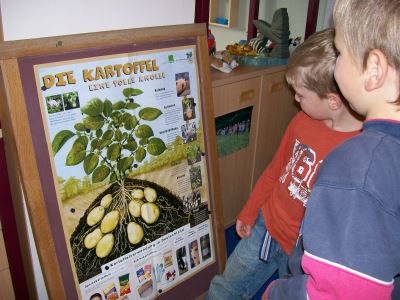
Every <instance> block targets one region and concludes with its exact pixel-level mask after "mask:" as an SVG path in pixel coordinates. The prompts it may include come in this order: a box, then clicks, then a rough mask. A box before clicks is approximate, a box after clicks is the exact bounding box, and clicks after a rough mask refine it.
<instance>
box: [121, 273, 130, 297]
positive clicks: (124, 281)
mask: <svg viewBox="0 0 400 300" xmlns="http://www.w3.org/2000/svg"><path fill="white" fill-rule="evenodd" d="M118 281H119V295H120V297H122V296H124V295H128V294H130V293H131V286H130V283H129V273H128V274H125V275H122V276H119V277H118Z"/></svg>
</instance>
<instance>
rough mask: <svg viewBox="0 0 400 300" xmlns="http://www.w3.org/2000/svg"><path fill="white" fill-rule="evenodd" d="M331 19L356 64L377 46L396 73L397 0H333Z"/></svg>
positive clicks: (399, 60) (399, 54) (399, 51)
mask: <svg viewBox="0 0 400 300" xmlns="http://www.w3.org/2000/svg"><path fill="white" fill-rule="evenodd" d="M333 19H334V22H335V27H336V30H337V31H340V33H341V34H342V36H343V40H344V43H345V46H346V48H347V50H348V51H349V53H350V55H351V56H352V58H353V59H354V61H355V62H356V63H357V64H359V66H362V67H363V68H365V66H366V60H367V58H368V54H369V52H370V51H371V50H373V49H378V50H380V51H382V53H384V54H385V56H386V58H387V60H388V63H389V65H391V66H392V67H394V68H395V69H396V70H397V72H398V73H400V43H399V41H400V0H336V3H335V7H334V11H333ZM397 102H398V103H399V100H398V101H397Z"/></svg>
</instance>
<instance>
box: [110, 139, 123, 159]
mask: <svg viewBox="0 0 400 300" xmlns="http://www.w3.org/2000/svg"><path fill="white" fill-rule="evenodd" d="M120 154H121V146H120V145H119V144H117V143H115V144H111V145H110V146H109V147H108V149H107V158H108V159H109V160H116V159H117V158H118V156H119V155H120Z"/></svg>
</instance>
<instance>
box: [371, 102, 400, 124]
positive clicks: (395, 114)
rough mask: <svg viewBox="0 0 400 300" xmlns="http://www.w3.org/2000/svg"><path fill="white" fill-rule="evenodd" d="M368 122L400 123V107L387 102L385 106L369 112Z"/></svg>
mask: <svg viewBox="0 0 400 300" xmlns="http://www.w3.org/2000/svg"><path fill="white" fill-rule="evenodd" d="M365 119H366V120H371V119H386V120H396V121H400V105H398V104H397V105H396V104H393V103H388V102H385V103H384V105H381V106H377V107H376V108H374V109H371V110H370V111H368V113H367V116H366V118H365Z"/></svg>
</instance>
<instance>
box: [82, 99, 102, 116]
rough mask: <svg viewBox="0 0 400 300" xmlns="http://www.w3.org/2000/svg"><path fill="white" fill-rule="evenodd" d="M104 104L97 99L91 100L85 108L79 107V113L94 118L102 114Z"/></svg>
mask: <svg viewBox="0 0 400 300" xmlns="http://www.w3.org/2000/svg"><path fill="white" fill-rule="evenodd" d="M103 108H104V104H103V101H101V100H100V99H99V98H93V99H92V100H90V101H89V102H88V103H87V104H86V105H85V106H83V107H81V112H83V113H84V114H86V115H88V116H92V117H96V116H100V115H101V114H102V113H103Z"/></svg>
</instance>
